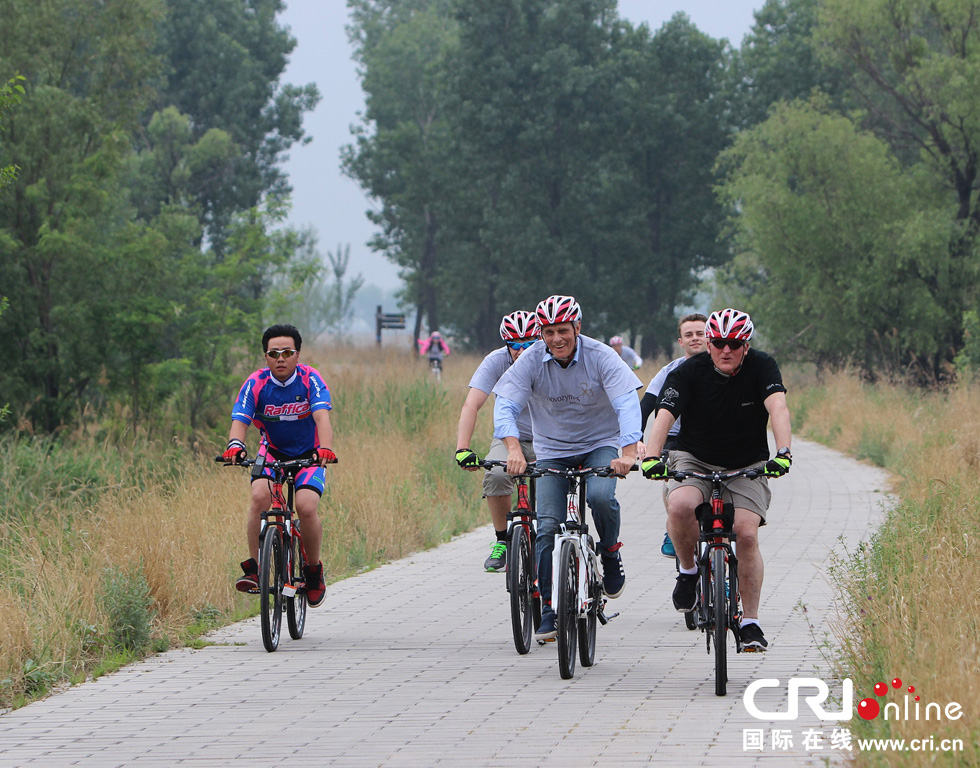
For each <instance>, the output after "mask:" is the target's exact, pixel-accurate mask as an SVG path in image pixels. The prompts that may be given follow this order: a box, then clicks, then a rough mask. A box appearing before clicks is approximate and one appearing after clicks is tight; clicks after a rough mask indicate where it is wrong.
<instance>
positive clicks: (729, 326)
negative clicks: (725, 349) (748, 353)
mask: <svg viewBox="0 0 980 768" xmlns="http://www.w3.org/2000/svg"><path fill="white" fill-rule="evenodd" d="M754 331H755V326H754V325H752V318H751V317H749V315H748V313H747V312H741V311H739V310H737V309H732V308H731V307H729V308H728V309H723V310H721V311H720V312H712V313H711V314H710V315H709V316H708V322H706V323H705V324H704V335H705V337H706V338H708V339H739V340H740V341H748V340H749V339H751V338H752V334H753V332H754Z"/></svg>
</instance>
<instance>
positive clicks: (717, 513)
mask: <svg viewBox="0 0 980 768" xmlns="http://www.w3.org/2000/svg"><path fill="white" fill-rule="evenodd" d="M763 475H764V473H763V471H762V470H761V469H759V468H756V467H752V468H749V469H738V470H734V471H730V472H722V471H712V472H693V471H683V470H681V471H676V470H668V471H667V477H669V478H672V479H674V480H686V479H687V478H697V479H700V480H707V481H708V482H710V483H711V498H710V500H709V501H706V502H703V503H701V504H699V505H698V506H697V507H696V508H695V511H694V512H695V516H696V518H697V521H698V527H699V531H700V533H699V535H698V552H697V557H696V563H697V566H698V591H699V592H700V594H699V597H698V602H697V605H696V607H695V624H696V627H697V628H698V629H700V630H701V631H702V632H704V635H705V646H706V650H707V652H708V654H709V655H710V654H711V641H712V638H714V643H715V694H716V695H718V696H724V695H725V693H726V692H727V684H728V662H727V658H726V657H727V641H726V637H727V634H728V631H729V630H731V633H732V635H733V637H734V638H735V652H736V653H742V652H743V650H744V649H743V647H742V635H741V620H742V608H741V595H740V594H739V589H738V557H737V556H736V546H735V545H736V542H735V538H736V535H735V530H734V527H735V507H734V504H732V503H725V500H724V493H725V489H726V487H727V483H728V482H730V481H731V480H734V479H736V478H739V477H748V478H756V477H762V476H763ZM719 570H720V571H721V573H720V574H719V573H718V572H717V571H719ZM719 579H721V580H722V582H724V583H719V581H718V580H719ZM719 606H721V608H720V609H719ZM688 626H690V625H688Z"/></svg>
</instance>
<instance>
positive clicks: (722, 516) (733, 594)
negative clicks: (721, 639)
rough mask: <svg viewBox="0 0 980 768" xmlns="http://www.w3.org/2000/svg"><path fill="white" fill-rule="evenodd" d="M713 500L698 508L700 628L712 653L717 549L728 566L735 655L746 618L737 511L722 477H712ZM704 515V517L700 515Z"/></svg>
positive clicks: (730, 612) (729, 601)
mask: <svg viewBox="0 0 980 768" xmlns="http://www.w3.org/2000/svg"><path fill="white" fill-rule="evenodd" d="M711 481H712V482H711V499H710V501H707V502H704V503H703V504H701V505H699V506H698V507H697V508H696V509H695V515H696V516H697V518H698V524H699V527H700V531H701V532H700V535H699V537H698V557H697V564H698V572H699V574H700V576H701V600H700V602H699V604H698V618H697V624H698V629H700V630H701V631H702V632H704V633H705V642H706V643H707V646H708V652H709V653H710V652H711V630H713V629H714V616H713V615H712V614H711V611H709V610H708V607H709V602H710V601H709V595H710V586H711V583H712V582H713V580H714V573H713V572H712V570H711V569H712V564H711V558H712V553H713V552H714V551H715V550H718V549H720V550H722V551H723V552H724V557H725V563H726V565H727V567H728V574H729V576H728V594H729V600H728V629H730V630H731V631H732V634H733V635H734V636H735V652H736V653H741V652H742V638H741V635H740V632H739V627H740V623H741V619H742V608H741V602H740V601H741V597H740V595H739V592H738V556H737V555H736V547H735V539H736V536H735V531H734V530H732V528H733V526H734V517H735V510H734V507H733V505H732V504H731V503H729V504H725V501H724V497H723V495H724V490H725V489H724V486H723V485H722V480H721V474H720V473H713V474H712V475H711ZM699 512H700V514H699Z"/></svg>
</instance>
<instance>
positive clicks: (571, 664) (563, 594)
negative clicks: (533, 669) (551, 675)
mask: <svg viewBox="0 0 980 768" xmlns="http://www.w3.org/2000/svg"><path fill="white" fill-rule="evenodd" d="M558 562H559V566H558V582H557V583H556V584H555V585H554V589H553V590H552V591H553V592H554V594H555V597H556V598H557V600H558V605H557V608H556V610H555V613H556V614H557V618H558V671H559V672H561V676H562V679H563V680H568V679H569V678H571V677H572V676H573V675H574V674H575V641H576V639H577V635H578V556H577V555H576V552H575V545H574V544H572V542H570V541H563V542H562V543H561V556H560V558H559V561H558Z"/></svg>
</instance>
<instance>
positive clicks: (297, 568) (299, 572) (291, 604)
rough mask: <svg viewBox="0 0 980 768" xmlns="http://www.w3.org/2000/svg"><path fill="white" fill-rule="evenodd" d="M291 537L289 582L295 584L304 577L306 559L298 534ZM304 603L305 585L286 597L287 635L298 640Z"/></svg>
mask: <svg viewBox="0 0 980 768" xmlns="http://www.w3.org/2000/svg"><path fill="white" fill-rule="evenodd" d="M293 525H295V526H297V527H298V526H299V521H295V522H294V523H293ZM291 539H292V541H291V544H290V548H291V549H292V557H290V558H289V570H290V574H289V583H290V584H292V585H294V586H295V585H296V583H297V582H299V581H303V580H304V579H305V578H306V572H305V571H304V569H303V567H304V566H305V565H306V560H304V559H303V547H301V546H300V539H299V536H292V537H291ZM306 605H307V603H306V588H305V587H304V588H303V589H300V590H297V592H296V594H295V595H293V596H292V597H287V598H286V626H287V627H288V628H289V636H290V637H291V638H293V640H299V639H300V638H301V637H303V631H304V630H305V629H306Z"/></svg>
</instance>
